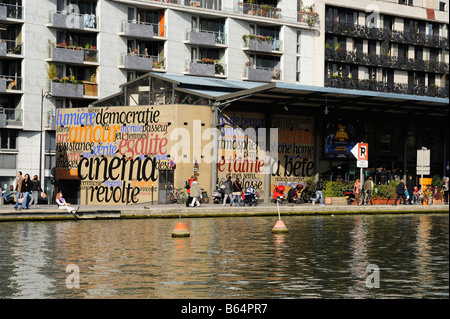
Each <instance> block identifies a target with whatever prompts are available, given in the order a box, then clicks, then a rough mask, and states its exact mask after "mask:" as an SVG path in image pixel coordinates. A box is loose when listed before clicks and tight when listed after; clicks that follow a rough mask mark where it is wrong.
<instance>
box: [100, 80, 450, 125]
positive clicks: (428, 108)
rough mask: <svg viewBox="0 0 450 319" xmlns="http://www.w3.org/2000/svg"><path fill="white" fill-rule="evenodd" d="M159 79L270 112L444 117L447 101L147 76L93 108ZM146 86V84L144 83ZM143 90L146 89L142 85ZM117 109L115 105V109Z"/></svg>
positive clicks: (193, 92) (210, 97) (180, 89)
mask: <svg viewBox="0 0 450 319" xmlns="http://www.w3.org/2000/svg"><path fill="white" fill-rule="evenodd" d="M146 78H149V80H150V79H151V78H154V79H159V80H161V81H165V82H168V84H170V85H172V88H173V91H175V92H182V93H184V94H190V95H192V96H197V97H201V98H203V99H207V100H209V105H213V104H214V103H219V104H221V105H223V104H226V103H233V106H237V107H244V106H256V107H258V108H260V107H264V106H268V107H272V108H277V106H278V107H288V108H289V107H292V108H297V107H298V108H307V109H311V110H317V111H319V110H323V109H324V108H325V106H327V107H330V108H334V109H340V110H348V111H352V110H354V111H372V112H387V113H396V114H410V115H427V116H438V117H447V116H448V115H449V99H443V98H435V97H428V96H417V95H407V94H396V93H384V92H376V91H362V90H349V89H338V88H330V87H316V86H304V85H297V84H287V83H275V82H272V83H261V82H250V81H232V80H225V79H216V78H204V77H195V76H184V75H171V74H161V73H148V74H146V75H143V76H141V77H139V78H137V79H135V80H133V81H130V82H127V83H125V84H123V85H121V88H122V92H119V93H117V94H114V95H112V96H110V97H107V98H104V99H102V100H98V101H97V102H95V103H94V105H98V106H107V105H112V104H110V103H109V101H111V100H112V99H115V101H116V104H117V101H120V100H122V102H124V101H126V99H124V97H125V94H126V93H125V92H126V88H127V87H131V86H133V85H136V84H137V83H139V81H141V82H142V81H146ZM145 83H146V82H145ZM143 88H144V90H139V91H145V89H147V92H146V93H147V94H149V92H148V90H149V89H150V86H149V85H145V86H144V87H143ZM156 89H157V88H156ZM115 106H118V105H115Z"/></svg>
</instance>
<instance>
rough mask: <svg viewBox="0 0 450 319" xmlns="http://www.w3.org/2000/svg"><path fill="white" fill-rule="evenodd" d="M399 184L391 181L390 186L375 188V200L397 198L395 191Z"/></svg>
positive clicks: (377, 186)
mask: <svg viewBox="0 0 450 319" xmlns="http://www.w3.org/2000/svg"><path fill="white" fill-rule="evenodd" d="M398 184H399V182H396V181H390V182H389V184H388V185H376V186H375V187H374V194H373V198H386V199H391V198H395V197H396V196H397V195H396V193H395V190H396V188H397V185H398Z"/></svg>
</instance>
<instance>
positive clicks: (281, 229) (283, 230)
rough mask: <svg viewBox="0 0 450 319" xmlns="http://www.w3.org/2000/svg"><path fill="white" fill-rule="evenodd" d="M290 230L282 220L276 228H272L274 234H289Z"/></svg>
mask: <svg viewBox="0 0 450 319" xmlns="http://www.w3.org/2000/svg"><path fill="white" fill-rule="evenodd" d="M287 232H288V229H287V227H286V225H285V224H284V223H283V221H282V220H278V221H277V223H276V224H275V226H274V227H273V228H272V233H287Z"/></svg>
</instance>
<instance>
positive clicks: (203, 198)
mask: <svg viewBox="0 0 450 319" xmlns="http://www.w3.org/2000/svg"><path fill="white" fill-rule="evenodd" d="M199 201H200V203H201V204H208V203H209V196H208V192H206V191H205V190H204V189H203V188H202V196H201V198H199Z"/></svg>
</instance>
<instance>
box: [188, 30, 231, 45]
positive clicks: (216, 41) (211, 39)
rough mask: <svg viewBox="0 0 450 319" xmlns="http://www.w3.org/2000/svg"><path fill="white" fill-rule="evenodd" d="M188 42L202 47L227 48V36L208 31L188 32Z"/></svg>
mask: <svg viewBox="0 0 450 319" xmlns="http://www.w3.org/2000/svg"><path fill="white" fill-rule="evenodd" d="M186 42H187V43H189V44H194V45H200V46H210V47H214V46H226V44H227V41H226V34H225V33H223V32H220V31H219V32H216V31H207V30H190V29H189V30H186Z"/></svg>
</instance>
